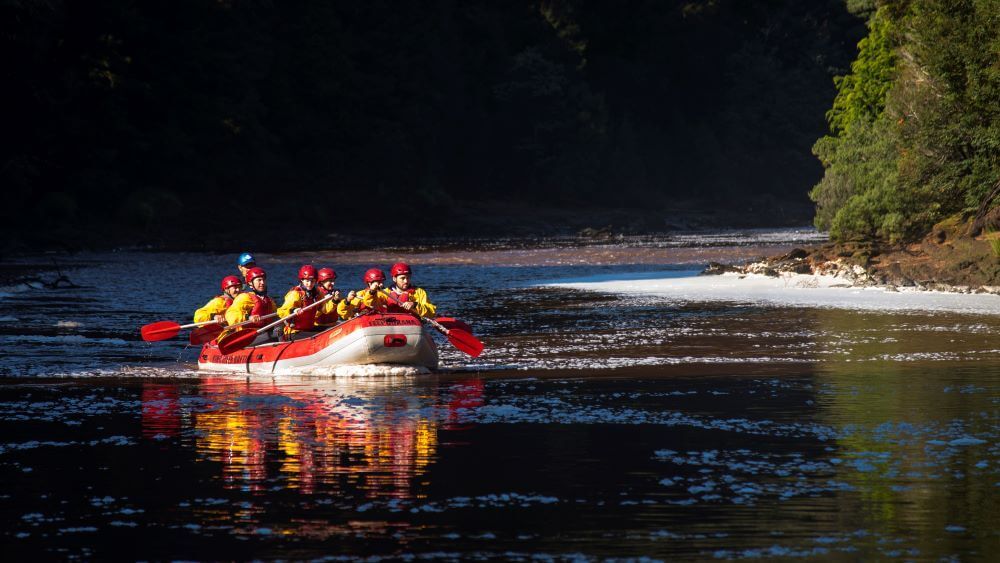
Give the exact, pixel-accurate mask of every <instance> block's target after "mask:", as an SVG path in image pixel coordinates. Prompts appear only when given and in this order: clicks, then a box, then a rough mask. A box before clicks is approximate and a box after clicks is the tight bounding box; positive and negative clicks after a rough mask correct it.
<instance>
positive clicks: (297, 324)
mask: <svg viewBox="0 0 1000 563" xmlns="http://www.w3.org/2000/svg"><path fill="white" fill-rule="evenodd" d="M288 291H297V292H298V293H299V297H300V298H301V299H302V304H301V305H299V308H300V309H301V308H303V307H308V306H309V305H312V304H313V303H315V302H316V292H315V290H314V291H313V292H312V294H311V295H310V293H309V292H307V291H306V290H304V289H302V286H301V285H297V286H295V287H293V288H292V289H289V290H288ZM291 326H292V328H294V329H295V330H312V329H313V327H315V326H316V308H315V307H313V308H312V309H309V310H308V311H306V312H305V313H299V314H298V315H295V318H294V319H292V324H291Z"/></svg>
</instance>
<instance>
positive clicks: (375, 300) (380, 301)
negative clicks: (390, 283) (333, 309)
mask: <svg viewBox="0 0 1000 563" xmlns="http://www.w3.org/2000/svg"><path fill="white" fill-rule="evenodd" d="M388 305H389V297H388V296H387V295H386V294H385V290H380V291H372V290H370V289H361V290H359V291H357V292H356V293H355V294H354V299H351V300H348V299H344V300H343V301H341V302H340V305H338V306H337V313H338V314H340V318H342V319H349V318H351V317H353V316H354V315H357V314H358V312H360V311H362V310H364V309H377V310H379V311H384V310H385V309H386V307H387V306H388Z"/></svg>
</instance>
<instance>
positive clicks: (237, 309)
mask: <svg viewBox="0 0 1000 563" xmlns="http://www.w3.org/2000/svg"><path fill="white" fill-rule="evenodd" d="M255 296H256V294H255V293H253V292H251V291H247V292H245V293H241V294H239V295H237V296H236V299H233V304H232V305H230V306H229V308H228V309H226V324H228V325H230V326H232V325H235V324H239V323H241V322H243V321H245V320H247V319H249V318H250V313H252V312H253V308H254V307H255V306H256V305H257V301H256V300H255V299H254V297H255ZM264 299H266V300H267V304H264V305H263V306H262V307H261V310H260V311H258V313H259V314H260V316H262V317H263V316H264V315H270V314H271V313H273V312H274V301H272V300H271V298H270V297H265V298H264Z"/></svg>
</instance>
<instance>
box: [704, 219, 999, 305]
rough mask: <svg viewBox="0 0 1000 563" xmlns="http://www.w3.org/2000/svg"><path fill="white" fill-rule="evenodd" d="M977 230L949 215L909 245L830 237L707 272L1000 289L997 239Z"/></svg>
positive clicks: (893, 286) (922, 287)
mask: <svg viewBox="0 0 1000 563" xmlns="http://www.w3.org/2000/svg"><path fill="white" fill-rule="evenodd" d="M972 232H974V231H972V229H971V228H970V225H969V224H968V223H963V222H960V221H945V222H942V223H939V224H938V225H935V227H934V229H933V230H932V231H931V232H930V233H929V234H928V235H927V236H926V237H924V238H923V240H921V241H919V242H916V243H912V244H908V245H905V246H880V245H878V244H874V243H830V244H824V245H821V246H817V247H812V248H796V249H794V250H792V251H791V252H788V253H786V254H782V255H779V256H772V257H769V258H766V259H764V260H761V261H755V262H749V263H745V264H739V265H727V264H721V263H712V264H710V265H709V266H708V268H706V270H705V271H704V272H703V273H704V274H722V273H726V272H735V273H741V274H763V275H767V276H774V277H778V276H782V275H788V274H812V275H817V276H827V277H831V278H834V279H837V280H841V283H846V284H850V285H852V286H856V287H871V286H879V287H884V288H886V289H889V290H896V289H900V288H913V289H917V290H932V291H947V292H957V293H993V294H1000V255H998V253H997V251H996V250H995V248H994V244H996V243H994V242H992V236H991V235H988V234H982V233H980V234H977V235H975V236H974V235H973V234H971V233H972Z"/></svg>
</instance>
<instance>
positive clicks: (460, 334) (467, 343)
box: [448, 328, 483, 358]
mask: <svg viewBox="0 0 1000 563" xmlns="http://www.w3.org/2000/svg"><path fill="white" fill-rule="evenodd" d="M448 342H451V343H452V344H453V345H454V346H455V348H458V349H459V350H461V351H463V352H465V353H466V354H468V355H470V356H472V357H473V358H478V357H479V354H482V353H483V343H482V342H480V341H479V339H478V338H476V337H475V336H472V335H471V334H469V333H468V332H466V331H464V330H462V329H460V328H453V329H449V330H448Z"/></svg>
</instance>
